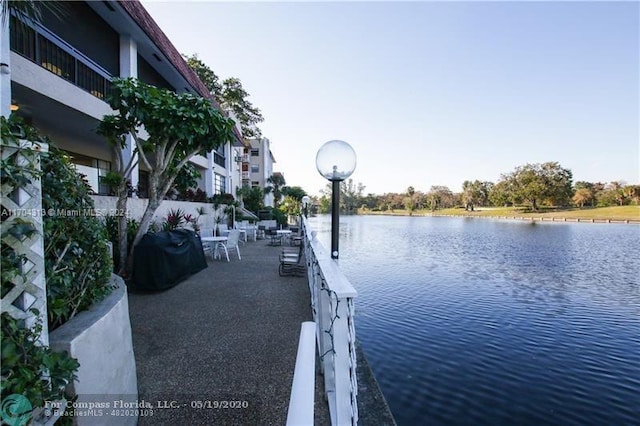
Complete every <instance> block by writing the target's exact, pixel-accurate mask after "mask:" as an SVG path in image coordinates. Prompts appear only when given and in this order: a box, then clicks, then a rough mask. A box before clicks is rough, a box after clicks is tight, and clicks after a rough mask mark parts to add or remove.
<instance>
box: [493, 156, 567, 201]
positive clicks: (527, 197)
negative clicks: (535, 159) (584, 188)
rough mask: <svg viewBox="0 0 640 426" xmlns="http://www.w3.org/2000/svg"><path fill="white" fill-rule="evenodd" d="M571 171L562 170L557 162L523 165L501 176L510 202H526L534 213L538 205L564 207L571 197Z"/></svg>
mask: <svg viewBox="0 0 640 426" xmlns="http://www.w3.org/2000/svg"><path fill="white" fill-rule="evenodd" d="M572 178H573V176H572V173H571V170H569V169H565V168H562V167H561V166H560V164H559V163H557V162H547V163H542V164H525V165H524V166H519V167H516V169H515V170H514V171H513V172H511V173H509V174H507V175H503V176H502V179H503V181H505V182H506V185H507V187H508V188H509V189H508V192H509V194H510V196H511V201H512V202H514V203H521V202H527V203H529V204H530V205H531V208H532V209H533V210H535V211H537V210H538V207H539V203H541V202H543V201H548V202H549V203H552V204H554V205H565V204H567V203H568V200H569V199H570V197H571V196H572V194H573V192H572V190H571V183H572V182H571V180H572Z"/></svg>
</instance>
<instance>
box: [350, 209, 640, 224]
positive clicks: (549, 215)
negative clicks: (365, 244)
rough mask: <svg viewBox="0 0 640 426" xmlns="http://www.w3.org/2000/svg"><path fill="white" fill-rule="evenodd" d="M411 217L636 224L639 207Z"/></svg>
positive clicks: (396, 212)
mask: <svg viewBox="0 0 640 426" xmlns="http://www.w3.org/2000/svg"><path fill="white" fill-rule="evenodd" d="M360 214H379V215H394V216H409V211H408V210H393V211H385V212H382V211H378V212H373V211H370V210H366V211H361V212H360ZM413 216H465V217H493V218H503V219H514V218H515V219H529V220H531V219H533V220H549V221H551V220H555V221H563V220H565V219H566V220H567V221H572V222H573V221H585V222H591V221H594V222H609V221H611V222H627V221H628V222H629V223H637V224H640V206H615V207H595V208H583V209H578V208H573V209H540V211H537V212H533V211H530V210H527V209H525V208H518V207H479V208H477V209H475V210H474V211H468V210H464V209H456V208H454V209H442V210H436V211H435V212H432V211H431V210H415V211H414V212H413Z"/></svg>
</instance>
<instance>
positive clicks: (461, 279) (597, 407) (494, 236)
mask: <svg viewBox="0 0 640 426" xmlns="http://www.w3.org/2000/svg"><path fill="white" fill-rule="evenodd" d="M311 224H312V226H313V227H314V228H315V229H316V230H318V231H319V233H318V237H319V238H320V240H321V241H323V243H324V244H325V247H327V248H328V247H329V246H330V238H331V237H330V218H329V217H324V216H320V217H317V218H313V219H312V220H311ZM340 238H341V239H340V266H341V268H342V269H343V271H344V272H345V274H346V275H347V277H348V278H349V279H350V280H351V282H352V284H353V285H354V286H355V287H356V289H357V290H358V292H359V296H358V298H357V300H356V314H357V318H356V327H357V333H358V337H359V339H360V340H361V342H362V344H363V346H364V348H365V351H366V353H367V358H368V359H369V362H370V364H371V366H372V368H373V370H374V372H375V374H376V377H377V379H378V381H379V382H380V386H381V387H382V390H383V392H384V394H385V397H386V399H387V401H388V403H389V405H390V407H391V411H392V412H393V414H394V416H395V418H396V420H397V422H398V424H399V425H418V424H419V425H541V424H542V425H640V283H639V280H640V278H639V277H640V227H638V226H635V225H612V224H565V223H563V224H559V223H537V224H535V225H532V224H530V223H528V222H520V221H498V220H484V219H465V218H438V217H435V218H431V217H379V216H351V217H344V216H343V217H342V218H341V237H340Z"/></svg>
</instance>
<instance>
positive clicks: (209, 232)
mask: <svg viewBox="0 0 640 426" xmlns="http://www.w3.org/2000/svg"><path fill="white" fill-rule="evenodd" d="M202 237H213V228H203V229H201V230H200V238H202ZM200 242H201V243H202V250H203V251H204V255H205V256H206V255H207V253H209V254H210V255H211V258H212V259H213V245H212V244H211V243H210V242H207V241H202V240H200Z"/></svg>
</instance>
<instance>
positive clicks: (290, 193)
mask: <svg viewBox="0 0 640 426" xmlns="http://www.w3.org/2000/svg"><path fill="white" fill-rule="evenodd" d="M282 194H283V195H284V196H285V197H292V198H294V199H296V200H298V201H302V197H304V196H305V195H307V193H306V191H305V190H304V189H302V188H301V187H299V186H285V187H284V188H283V189H282Z"/></svg>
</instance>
